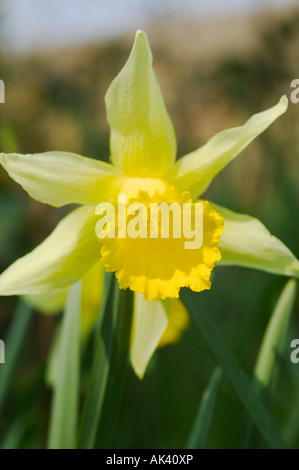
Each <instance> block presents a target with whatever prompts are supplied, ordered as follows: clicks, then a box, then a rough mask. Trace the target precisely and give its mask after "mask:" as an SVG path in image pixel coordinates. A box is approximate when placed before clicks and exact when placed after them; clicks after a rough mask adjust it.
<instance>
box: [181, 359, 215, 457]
mask: <svg viewBox="0 0 299 470" xmlns="http://www.w3.org/2000/svg"><path fill="white" fill-rule="evenodd" d="M221 378H222V371H221V369H220V368H219V367H216V369H215V371H214V372H213V375H212V377H211V379H210V381H209V383H208V386H207V388H206V390H205V392H204V394H203V396H202V399H201V401H200V405H199V408H198V412H197V416H196V418H195V420H194V423H193V427H192V429H191V433H190V436H189V438H188V442H187V445H186V449H205V447H206V444H207V441H208V437H209V432H210V428H211V425H212V420H213V416H214V411H215V405H216V400H217V396H218V392H219V386H220V382H221Z"/></svg>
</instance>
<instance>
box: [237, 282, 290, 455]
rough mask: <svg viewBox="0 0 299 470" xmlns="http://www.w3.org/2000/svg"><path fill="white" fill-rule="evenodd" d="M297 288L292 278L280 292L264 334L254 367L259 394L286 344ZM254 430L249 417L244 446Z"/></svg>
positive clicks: (267, 383)
mask: <svg viewBox="0 0 299 470" xmlns="http://www.w3.org/2000/svg"><path fill="white" fill-rule="evenodd" d="M296 289H297V283H296V281H295V280H294V279H290V280H289V281H288V282H287V283H286V285H285V287H284V289H283V290H282V292H281V294H280V297H279V299H278V301H277V303H276V306H275V308H274V311H273V313H272V315H271V318H270V321H269V323H268V326H267V329H266V332H265V334H264V338H263V341H262V345H261V347H260V350H259V354H258V358H257V361H256V365H255V368H254V386H255V389H256V392H257V394H259V395H262V396H263V393H262V392H265V391H266V389H267V388H268V387H269V386H270V383H271V379H272V378H273V375H274V372H275V368H276V365H277V362H278V361H277V359H278V358H279V356H280V355H281V353H282V349H283V348H284V346H285V341H286V332H287V328H288V326H289V322H290V318H291V313H292V309H293V306H294V303H295V297H296ZM252 431H253V423H252V420H251V419H249V420H247V423H246V425H245V436H244V442H243V447H244V448H247V447H248V446H249V443H250V439H251V437H252Z"/></svg>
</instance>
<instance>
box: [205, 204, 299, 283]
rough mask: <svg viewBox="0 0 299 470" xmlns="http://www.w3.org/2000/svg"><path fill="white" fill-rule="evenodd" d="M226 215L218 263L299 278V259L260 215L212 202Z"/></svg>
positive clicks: (224, 216)
mask: <svg viewBox="0 0 299 470" xmlns="http://www.w3.org/2000/svg"><path fill="white" fill-rule="evenodd" d="M211 205H212V207H213V209H215V210H216V211H217V212H219V214H220V215H221V216H222V217H223V218H224V231H223V233H222V235H221V241H220V243H219V249H220V251H221V256H222V258H221V261H219V262H218V263H217V265H221V264H226V265H228V264H229V265H237V266H245V267H247V268H255V269H261V270H262V271H269V272H271V273H274V274H282V275H285V276H292V277H299V261H298V259H297V258H296V257H295V256H294V255H293V253H292V252H291V251H290V250H289V249H288V248H287V247H286V246H285V245H284V244H283V243H282V242H281V241H280V240H279V239H278V238H276V237H275V236H273V235H271V233H270V232H269V231H268V230H267V229H266V227H265V226H264V225H263V224H262V223H261V222H260V221H259V220H258V219H256V218H253V217H250V216H249V215H245V214H238V213H236V212H233V211H231V210H229V209H225V208H223V207H220V206H218V205H216V204H211Z"/></svg>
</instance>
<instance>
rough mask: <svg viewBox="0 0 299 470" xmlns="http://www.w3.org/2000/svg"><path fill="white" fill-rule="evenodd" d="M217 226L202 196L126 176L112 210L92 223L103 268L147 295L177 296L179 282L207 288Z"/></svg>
mask: <svg viewBox="0 0 299 470" xmlns="http://www.w3.org/2000/svg"><path fill="white" fill-rule="evenodd" d="M197 209H199V210H198V211H197ZM106 212H107V210H106ZM97 213H98V214H99V215H103V213H104V211H101V210H100V208H99V206H98V208H97ZM197 216H199V217H197ZM104 217H105V216H104ZM198 221H199V222H198ZM222 230H223V219H222V217H221V216H220V215H219V214H218V213H217V212H216V211H214V210H213V209H212V208H211V207H210V205H209V203H208V202H207V201H200V202H199V203H192V200H191V198H190V194H189V193H187V192H184V193H180V192H179V191H178V190H177V189H176V188H175V187H171V186H170V185H169V184H168V183H167V182H165V181H163V180H160V179H152V178H128V179H127V180H126V181H125V183H124V185H123V186H122V188H121V190H120V194H119V198H118V204H115V205H114V207H113V210H112V214H109V217H108V218H107V215H106V220H104V221H103V218H102V219H100V220H99V222H98V224H97V226H96V233H97V236H98V237H99V238H100V239H101V242H102V249H101V254H102V259H103V263H104V266H105V269H106V270H107V271H114V272H115V274H116V277H117V279H118V281H119V285H120V288H122V289H125V288H128V287H129V288H130V289H131V290H133V291H135V292H140V293H143V294H144V296H145V298H146V300H152V299H156V298H162V299H164V298H166V297H171V298H174V297H178V295H179V290H180V288H181V287H191V289H192V290H195V291H201V290H204V289H209V288H210V285H211V283H210V273H211V271H212V269H213V267H214V265H215V261H218V260H220V258H221V255H220V252H219V249H218V248H217V245H218V243H219V241H220V235H221V233H222Z"/></svg>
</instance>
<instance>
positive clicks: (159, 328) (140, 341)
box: [131, 294, 168, 379]
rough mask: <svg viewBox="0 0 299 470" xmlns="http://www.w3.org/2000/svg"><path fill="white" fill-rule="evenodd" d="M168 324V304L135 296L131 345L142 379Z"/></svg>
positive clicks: (134, 367)
mask: <svg viewBox="0 0 299 470" xmlns="http://www.w3.org/2000/svg"><path fill="white" fill-rule="evenodd" d="M167 323H168V302H167V301H161V300H151V301H149V302H148V301H146V300H144V296H143V295H142V294H135V304H134V329H133V340H132V344H131V363H132V366H133V369H134V371H135V372H136V374H137V375H138V377H139V378H141V379H142V377H143V375H144V372H145V369H146V367H147V364H148V363H149V360H150V358H151V357H152V355H153V353H154V351H155V349H156V348H157V346H158V344H159V341H160V339H161V337H162V335H163V333H164V331H165V329H166V327H167Z"/></svg>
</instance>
